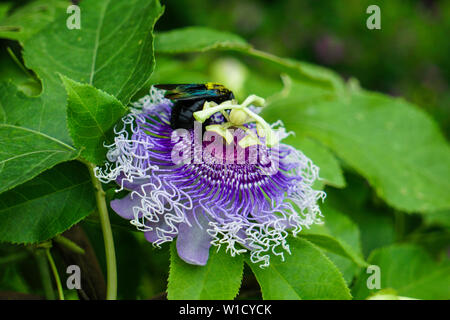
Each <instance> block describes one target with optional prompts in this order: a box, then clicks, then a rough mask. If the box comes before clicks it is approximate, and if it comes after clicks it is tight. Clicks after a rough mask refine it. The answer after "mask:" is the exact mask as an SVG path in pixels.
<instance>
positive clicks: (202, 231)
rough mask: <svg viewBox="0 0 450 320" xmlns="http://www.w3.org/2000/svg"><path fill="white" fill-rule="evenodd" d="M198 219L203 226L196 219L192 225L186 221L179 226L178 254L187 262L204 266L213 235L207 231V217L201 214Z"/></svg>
mask: <svg viewBox="0 0 450 320" xmlns="http://www.w3.org/2000/svg"><path fill="white" fill-rule="evenodd" d="M191 220H194V219H191ZM198 220H199V223H200V224H201V227H200V226H199V225H198V223H197V222H195V221H192V223H191V224H192V226H191V227H190V226H189V225H188V224H186V223H182V224H180V225H179V226H178V238H177V251H178V256H179V257H180V258H181V259H183V260H184V261H186V262H187V263H190V264H195V265H199V266H204V265H205V264H206V262H207V261H208V256H209V247H210V246H211V236H210V235H209V234H208V233H207V232H206V229H207V228H208V221H207V220H206V218H205V217H203V215H201V214H200V215H198Z"/></svg>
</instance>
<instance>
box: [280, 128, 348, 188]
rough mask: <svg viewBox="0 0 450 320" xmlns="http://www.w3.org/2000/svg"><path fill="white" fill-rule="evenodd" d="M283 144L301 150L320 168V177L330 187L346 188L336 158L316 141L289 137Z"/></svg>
mask: <svg viewBox="0 0 450 320" xmlns="http://www.w3.org/2000/svg"><path fill="white" fill-rule="evenodd" d="M283 143H286V144H289V145H291V146H293V147H295V148H297V149H299V150H301V151H302V152H303V153H304V154H305V155H306V156H307V157H308V158H310V159H311V160H312V161H313V162H314V164H315V165H316V166H318V167H319V168H320V171H319V176H320V178H321V179H323V180H324V182H325V183H326V184H328V185H331V186H334V187H337V188H343V187H345V180H344V175H343V173H342V169H341V166H340V165H339V162H338V160H337V159H336V157H335V156H334V155H333V154H332V153H331V152H330V151H329V149H327V148H326V147H324V146H322V145H321V144H320V143H318V142H317V141H315V140H312V139H310V138H307V137H301V136H289V137H288V138H286V139H285V140H283Z"/></svg>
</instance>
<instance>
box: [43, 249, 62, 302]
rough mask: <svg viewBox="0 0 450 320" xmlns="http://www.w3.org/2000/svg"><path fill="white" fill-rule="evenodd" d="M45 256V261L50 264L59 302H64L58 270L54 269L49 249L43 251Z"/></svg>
mask: <svg viewBox="0 0 450 320" xmlns="http://www.w3.org/2000/svg"><path fill="white" fill-rule="evenodd" d="M45 253H46V254H47V260H48V263H49V264H50V268H51V269H52V272H53V277H54V278H55V282H56V288H57V289H58V295H59V300H64V291H63V288H62V285H61V279H60V278H59V274H58V269H56V265H55V261H54V260H53V257H52V254H51V253H50V248H47V249H45Z"/></svg>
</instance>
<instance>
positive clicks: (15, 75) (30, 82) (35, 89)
mask: <svg viewBox="0 0 450 320" xmlns="http://www.w3.org/2000/svg"><path fill="white" fill-rule="evenodd" d="M13 55H14V53H13V52H12V51H10V50H9V48H0V81H2V82H8V81H10V82H12V83H14V84H15V85H16V86H17V87H18V88H19V90H20V91H22V92H24V93H25V94H27V95H38V94H39V93H40V92H41V91H42V87H41V83H40V82H39V80H37V79H35V78H34V77H32V76H31V74H30V73H29V72H28V71H26V69H25V67H23V65H21V63H20V62H19V61H18V59H17V57H15V56H13Z"/></svg>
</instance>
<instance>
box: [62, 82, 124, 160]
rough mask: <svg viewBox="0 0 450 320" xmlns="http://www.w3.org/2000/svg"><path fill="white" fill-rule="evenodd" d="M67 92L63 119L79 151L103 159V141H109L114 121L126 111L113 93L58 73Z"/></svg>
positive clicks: (90, 158)
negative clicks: (110, 93)
mask: <svg viewBox="0 0 450 320" xmlns="http://www.w3.org/2000/svg"><path fill="white" fill-rule="evenodd" d="M62 81H63V83H64V86H65V87H66V91H67V95H68V105H67V122H68V126H69V130H70V134H71V136H72V139H73V142H74V144H75V146H77V147H78V148H80V149H81V150H82V151H81V155H82V156H83V157H84V158H85V159H86V160H88V161H90V162H92V163H95V164H102V163H103V162H104V160H105V154H106V149H105V147H104V146H103V143H105V142H107V141H109V140H110V139H109V138H110V136H111V131H112V128H113V126H114V124H115V123H116V122H117V120H118V119H120V117H121V116H123V114H124V113H125V112H126V111H127V108H125V107H124V106H123V105H122V104H121V103H120V101H119V100H117V99H116V98H115V97H113V96H111V95H109V94H107V93H105V92H103V91H101V90H98V89H96V88H94V87H93V86H90V85H88V84H81V83H79V82H75V81H73V80H71V79H69V78H66V77H62Z"/></svg>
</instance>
